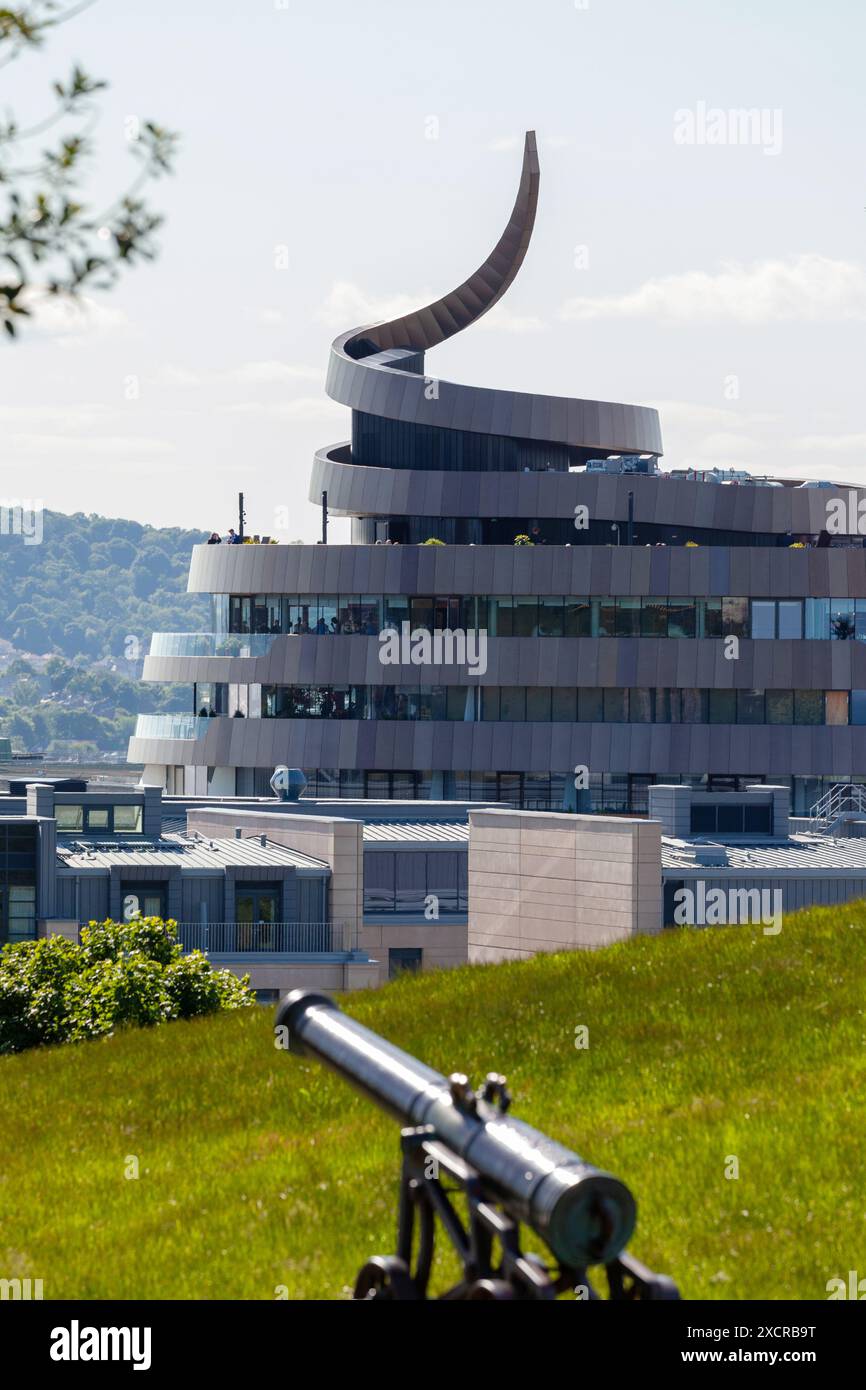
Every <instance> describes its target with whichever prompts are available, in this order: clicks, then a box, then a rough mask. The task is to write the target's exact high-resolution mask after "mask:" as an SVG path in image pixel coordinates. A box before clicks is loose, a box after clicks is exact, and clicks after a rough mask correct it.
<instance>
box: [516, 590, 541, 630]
mask: <svg viewBox="0 0 866 1390" xmlns="http://www.w3.org/2000/svg"><path fill="white" fill-rule="evenodd" d="M514 636H515V637H537V636H538V599H537V598H516V599H514Z"/></svg>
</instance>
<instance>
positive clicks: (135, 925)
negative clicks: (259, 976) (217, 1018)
mask: <svg viewBox="0 0 866 1390" xmlns="http://www.w3.org/2000/svg"><path fill="white" fill-rule="evenodd" d="M253 1002H254V995H253V993H252V991H251V990H250V988H249V975H245V976H244V977H243V979H242V980H241V979H238V977H237V976H236V975H233V974H232V973H231V971H229V970H219V971H217V970H212V969H211V966H210V963H209V962H208V959H207V956H205V955H204V954H203V952H201V951H191V952H190V953H189V954H188V955H184V954H183V951H182V948H181V945H180V943H179V941H178V940H177V923H176V922H173V921H166V922H164V921H162V919H161V918H159V917H137V918H135V919H134V920H133V921H131V922H112V921H110V920H107V921H105V922H91V923H89V925H88V926H86V927H82V929H81V943H80V945H78V944H76V943H75V942H72V941H67V940H66V938H65V937H62V936H50V937H46V938H45V939H44V940H41V941H21V942H18V943H15V944H11V945H7V946H4V948H3V950H2V951H0V1053H4V1052H22V1051H24V1049H25V1048H28V1047H39V1046H42V1045H43V1044H46V1043H60V1042H81V1041H83V1040H84V1039H85V1038H98V1037H102V1036H103V1035H104V1034H106V1033H111V1032H113V1031H114V1029H115V1028H118V1027H121V1026H123V1025H124V1024H133V1025H137V1026H139V1027H142V1026H144V1025H146V1024H155V1023H167V1022H169V1021H170V1020H171V1019H175V1018H195V1017H197V1016H198V1015H200V1014H211V1013H219V1012H221V1011H222V1010H226V1009H242V1008H246V1007H247V1006H248V1005H250V1004H252V1003H253Z"/></svg>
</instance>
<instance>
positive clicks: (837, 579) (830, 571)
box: [826, 550, 848, 597]
mask: <svg viewBox="0 0 866 1390" xmlns="http://www.w3.org/2000/svg"><path fill="white" fill-rule="evenodd" d="M826 553H827V579H828V583H829V585H830V596H831V597H836V596H837V595H840V594H844V592H845V585H846V584H847V582H848V559H847V552H846V551H844V550H828V551H827V552H826Z"/></svg>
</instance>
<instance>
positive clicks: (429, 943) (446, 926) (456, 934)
mask: <svg viewBox="0 0 866 1390" xmlns="http://www.w3.org/2000/svg"><path fill="white" fill-rule="evenodd" d="M361 945H362V947H363V948H364V950H365V951H367V953H368V954H369V955H371V956H373V957H374V958H375V959H376V960H377V961H378V962H379V965H378V971H379V973H378V980H377V983H378V984H384V983H385V982H386V980H387V979H388V952H389V951H390V950H391V949H392V948H394V949H397V948H399V947H414V948H416V949H419V950H421V951H422V952H423V956H422V958H421V968H422V970H443V969H447V968H449V967H450V966H453V965H465V964H466V962H467V960H468V959H469V950H468V927H467V925H466V923H465V922H449V921H447V920H446V921H443V920H440V921H438V922H412V923H411V924H409V923H402V924H401V923H399V922H387V921H385V919H384V918H383V919H382V921H381V922H370V921H366V922H364V924H363V926H362V928H361Z"/></svg>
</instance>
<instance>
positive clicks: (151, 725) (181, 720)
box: [133, 714, 211, 739]
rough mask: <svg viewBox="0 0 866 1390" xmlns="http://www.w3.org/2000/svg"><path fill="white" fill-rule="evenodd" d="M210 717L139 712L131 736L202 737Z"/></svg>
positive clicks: (208, 724)
mask: <svg viewBox="0 0 866 1390" xmlns="http://www.w3.org/2000/svg"><path fill="white" fill-rule="evenodd" d="M210 725H211V721H210V719H208V718H206V717H203V716H200V715H197V714H140V715H139V716H138V718H137V719H136V721H135V733H134V734H133V738H177V739H195V738H204V735H205V734H206V733H207V731H208V729H209V728H210Z"/></svg>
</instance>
